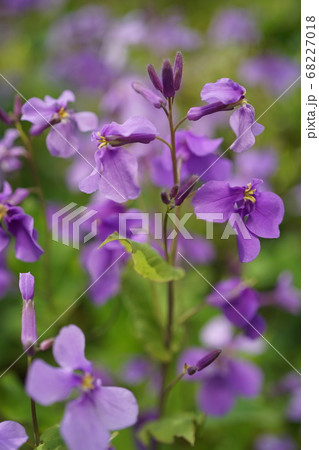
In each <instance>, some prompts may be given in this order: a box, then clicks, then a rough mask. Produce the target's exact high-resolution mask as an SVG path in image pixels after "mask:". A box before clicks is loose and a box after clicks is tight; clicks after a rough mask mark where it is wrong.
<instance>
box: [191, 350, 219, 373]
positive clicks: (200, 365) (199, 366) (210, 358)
mask: <svg viewBox="0 0 319 450" xmlns="http://www.w3.org/2000/svg"><path fill="white" fill-rule="evenodd" d="M221 352H222V351H221V350H213V351H212V352H210V353H208V354H207V355H205V356H204V357H203V358H201V359H200V360H198V361H197V363H196V364H195V365H194V366H188V367H187V373H188V375H195V373H196V372H200V371H201V370H203V369H205V368H206V367H208V366H210V365H211V364H212V363H213V362H214V361H215V360H216V359H217V358H218V356H219V355H220V354H221Z"/></svg>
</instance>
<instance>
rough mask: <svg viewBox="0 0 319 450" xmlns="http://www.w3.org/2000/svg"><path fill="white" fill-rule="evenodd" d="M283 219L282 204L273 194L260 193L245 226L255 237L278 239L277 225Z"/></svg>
mask: <svg viewBox="0 0 319 450" xmlns="http://www.w3.org/2000/svg"><path fill="white" fill-rule="evenodd" d="M283 217H284V204H283V201H282V200H281V198H280V197H279V196H278V195H276V194H274V193H273V192H260V193H259V195H258V197H257V200H256V204H255V209H254V210H253V212H252V213H251V214H250V215H249V217H248V219H247V221H246V226H247V228H248V229H249V231H251V232H252V233H254V234H255V235H256V236H259V237H263V238H278V237H279V235H280V231H279V224H280V223H281V222H282V219H283Z"/></svg>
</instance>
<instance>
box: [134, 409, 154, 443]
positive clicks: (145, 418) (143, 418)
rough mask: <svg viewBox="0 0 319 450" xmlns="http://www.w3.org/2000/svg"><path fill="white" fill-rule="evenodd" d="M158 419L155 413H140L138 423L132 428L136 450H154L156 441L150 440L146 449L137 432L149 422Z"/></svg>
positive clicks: (150, 411) (148, 411)
mask: <svg viewBox="0 0 319 450" xmlns="http://www.w3.org/2000/svg"><path fill="white" fill-rule="evenodd" d="M156 419H158V413H157V412H156V411H152V410H147V411H142V413H141V414H140V415H139V417H138V421H137V422H136V424H135V426H134V441H135V445H136V448H137V450H156V445H157V443H156V441H155V440H154V439H151V442H150V444H149V445H148V446H147V447H146V446H145V445H144V443H143V442H142V441H141V440H140V437H139V432H140V430H141V429H142V428H143V427H144V426H145V425H146V424H147V423H148V422H150V421H152V420H156Z"/></svg>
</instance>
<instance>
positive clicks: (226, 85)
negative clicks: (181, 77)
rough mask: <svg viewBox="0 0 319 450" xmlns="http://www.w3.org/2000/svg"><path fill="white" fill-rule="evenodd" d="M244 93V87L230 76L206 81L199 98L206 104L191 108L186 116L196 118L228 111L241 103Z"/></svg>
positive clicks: (191, 118)
mask: <svg viewBox="0 0 319 450" xmlns="http://www.w3.org/2000/svg"><path fill="white" fill-rule="evenodd" d="M245 93H246V90H245V88H244V87H243V86H241V85H240V84H238V83H236V82H235V81H233V80H231V79H230V78H220V79H219V80H217V81H216V83H207V84H205V85H204V87H203V89H202V91H201V99H202V100H203V101H205V102H206V103H208V105H206V106H198V107H193V108H191V109H190V110H189V111H188V113H187V118H188V119H189V120H198V119H200V118H201V117H204V116H207V115H208V114H213V113H216V112H219V111H230V110H232V109H234V108H235V107H236V106H240V105H242V104H243V102H244V101H245V100H244V99H245Z"/></svg>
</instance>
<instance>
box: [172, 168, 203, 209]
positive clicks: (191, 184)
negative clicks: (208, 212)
mask: <svg viewBox="0 0 319 450" xmlns="http://www.w3.org/2000/svg"><path fill="white" fill-rule="evenodd" d="M197 180H198V176H197V175H192V176H190V177H189V179H188V180H187V181H186V183H185V184H184V185H183V186H182V187H181V189H180V191H179V193H178V197H177V198H176V199H175V205H176V206H179V205H181V204H182V203H183V201H184V200H186V198H187V197H188V196H189V195H190V194H191V193H192V192H193V191H194V189H195V186H196V182H197Z"/></svg>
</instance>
